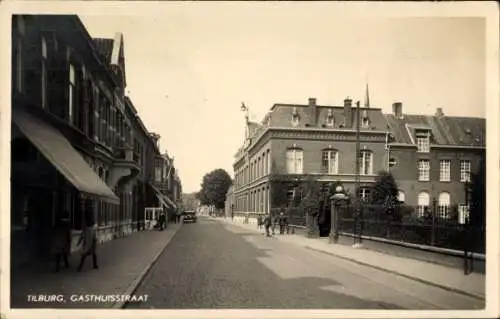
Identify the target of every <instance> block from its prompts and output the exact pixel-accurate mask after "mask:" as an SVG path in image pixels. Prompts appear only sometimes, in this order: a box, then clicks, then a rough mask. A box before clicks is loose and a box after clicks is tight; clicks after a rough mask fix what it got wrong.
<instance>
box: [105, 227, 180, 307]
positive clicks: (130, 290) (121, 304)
mask: <svg viewBox="0 0 500 319" xmlns="http://www.w3.org/2000/svg"><path fill="white" fill-rule="evenodd" d="M175 225H178V226H176V229H175V230H173V231H172V232H171V233H170V234H169V235H167V236H169V238H167V240H166V242H165V245H164V246H163V247H162V248H160V249H159V250H158V252H157V253H156V254H155V255H154V256H153V258H152V259H151V261H150V262H149V263H148V264H147V265H146V267H144V270H143V271H142V272H141V273H140V274H139V275H138V276H137V277H136V278H135V279H134V281H132V283H131V284H130V285H129V286H128V287H127V289H126V290H125V292H124V293H123V294H124V295H133V294H134V292H135V291H136V290H137V288H138V287H139V285H140V284H141V282H142V281H143V280H144V278H145V277H146V275H147V274H148V273H149V271H150V270H151V268H153V266H154V265H155V264H156V262H157V261H158V259H159V258H160V255H161V254H162V253H163V252H164V251H165V249H166V248H167V246H168V245H169V244H170V242H171V241H172V239H173V238H174V237H175V235H176V234H177V232H178V231H179V229H180V228H181V226H182V224H175ZM126 304H127V302H125V301H118V302H115V303H114V304H113V306H112V307H111V308H113V309H123V308H124V307H125V305H126Z"/></svg>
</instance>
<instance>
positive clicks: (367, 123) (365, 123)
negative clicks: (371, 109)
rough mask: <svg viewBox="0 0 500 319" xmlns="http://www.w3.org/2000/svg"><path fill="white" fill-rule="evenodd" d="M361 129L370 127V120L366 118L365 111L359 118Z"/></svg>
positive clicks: (366, 113)
mask: <svg viewBox="0 0 500 319" xmlns="http://www.w3.org/2000/svg"><path fill="white" fill-rule="evenodd" d="M361 127H362V128H369V127H370V119H369V118H368V112H366V110H364V111H363V114H362V116H361Z"/></svg>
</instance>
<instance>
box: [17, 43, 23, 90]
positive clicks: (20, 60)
mask: <svg viewBox="0 0 500 319" xmlns="http://www.w3.org/2000/svg"><path fill="white" fill-rule="evenodd" d="M16 64H17V65H16V66H17V83H16V84H17V90H18V91H19V92H22V91H23V41H22V38H21V36H19V37H18V38H17V52H16Z"/></svg>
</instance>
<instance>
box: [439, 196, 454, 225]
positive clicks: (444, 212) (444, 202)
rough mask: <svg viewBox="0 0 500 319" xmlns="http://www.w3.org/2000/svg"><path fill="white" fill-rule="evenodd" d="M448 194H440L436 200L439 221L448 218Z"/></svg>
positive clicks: (449, 202)
mask: <svg viewBox="0 0 500 319" xmlns="http://www.w3.org/2000/svg"><path fill="white" fill-rule="evenodd" d="M450 205H451V200H450V194H449V193H447V192H442V193H440V194H439V198H438V216H439V218H441V219H448V218H449V217H450Z"/></svg>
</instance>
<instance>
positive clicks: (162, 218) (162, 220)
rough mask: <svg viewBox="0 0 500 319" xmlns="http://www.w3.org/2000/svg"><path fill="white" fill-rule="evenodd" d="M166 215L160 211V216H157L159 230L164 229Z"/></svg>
mask: <svg viewBox="0 0 500 319" xmlns="http://www.w3.org/2000/svg"><path fill="white" fill-rule="evenodd" d="M166 222H167V216H165V213H160V217H159V218H158V223H159V230H160V231H161V230H164V229H165V228H166Z"/></svg>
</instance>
